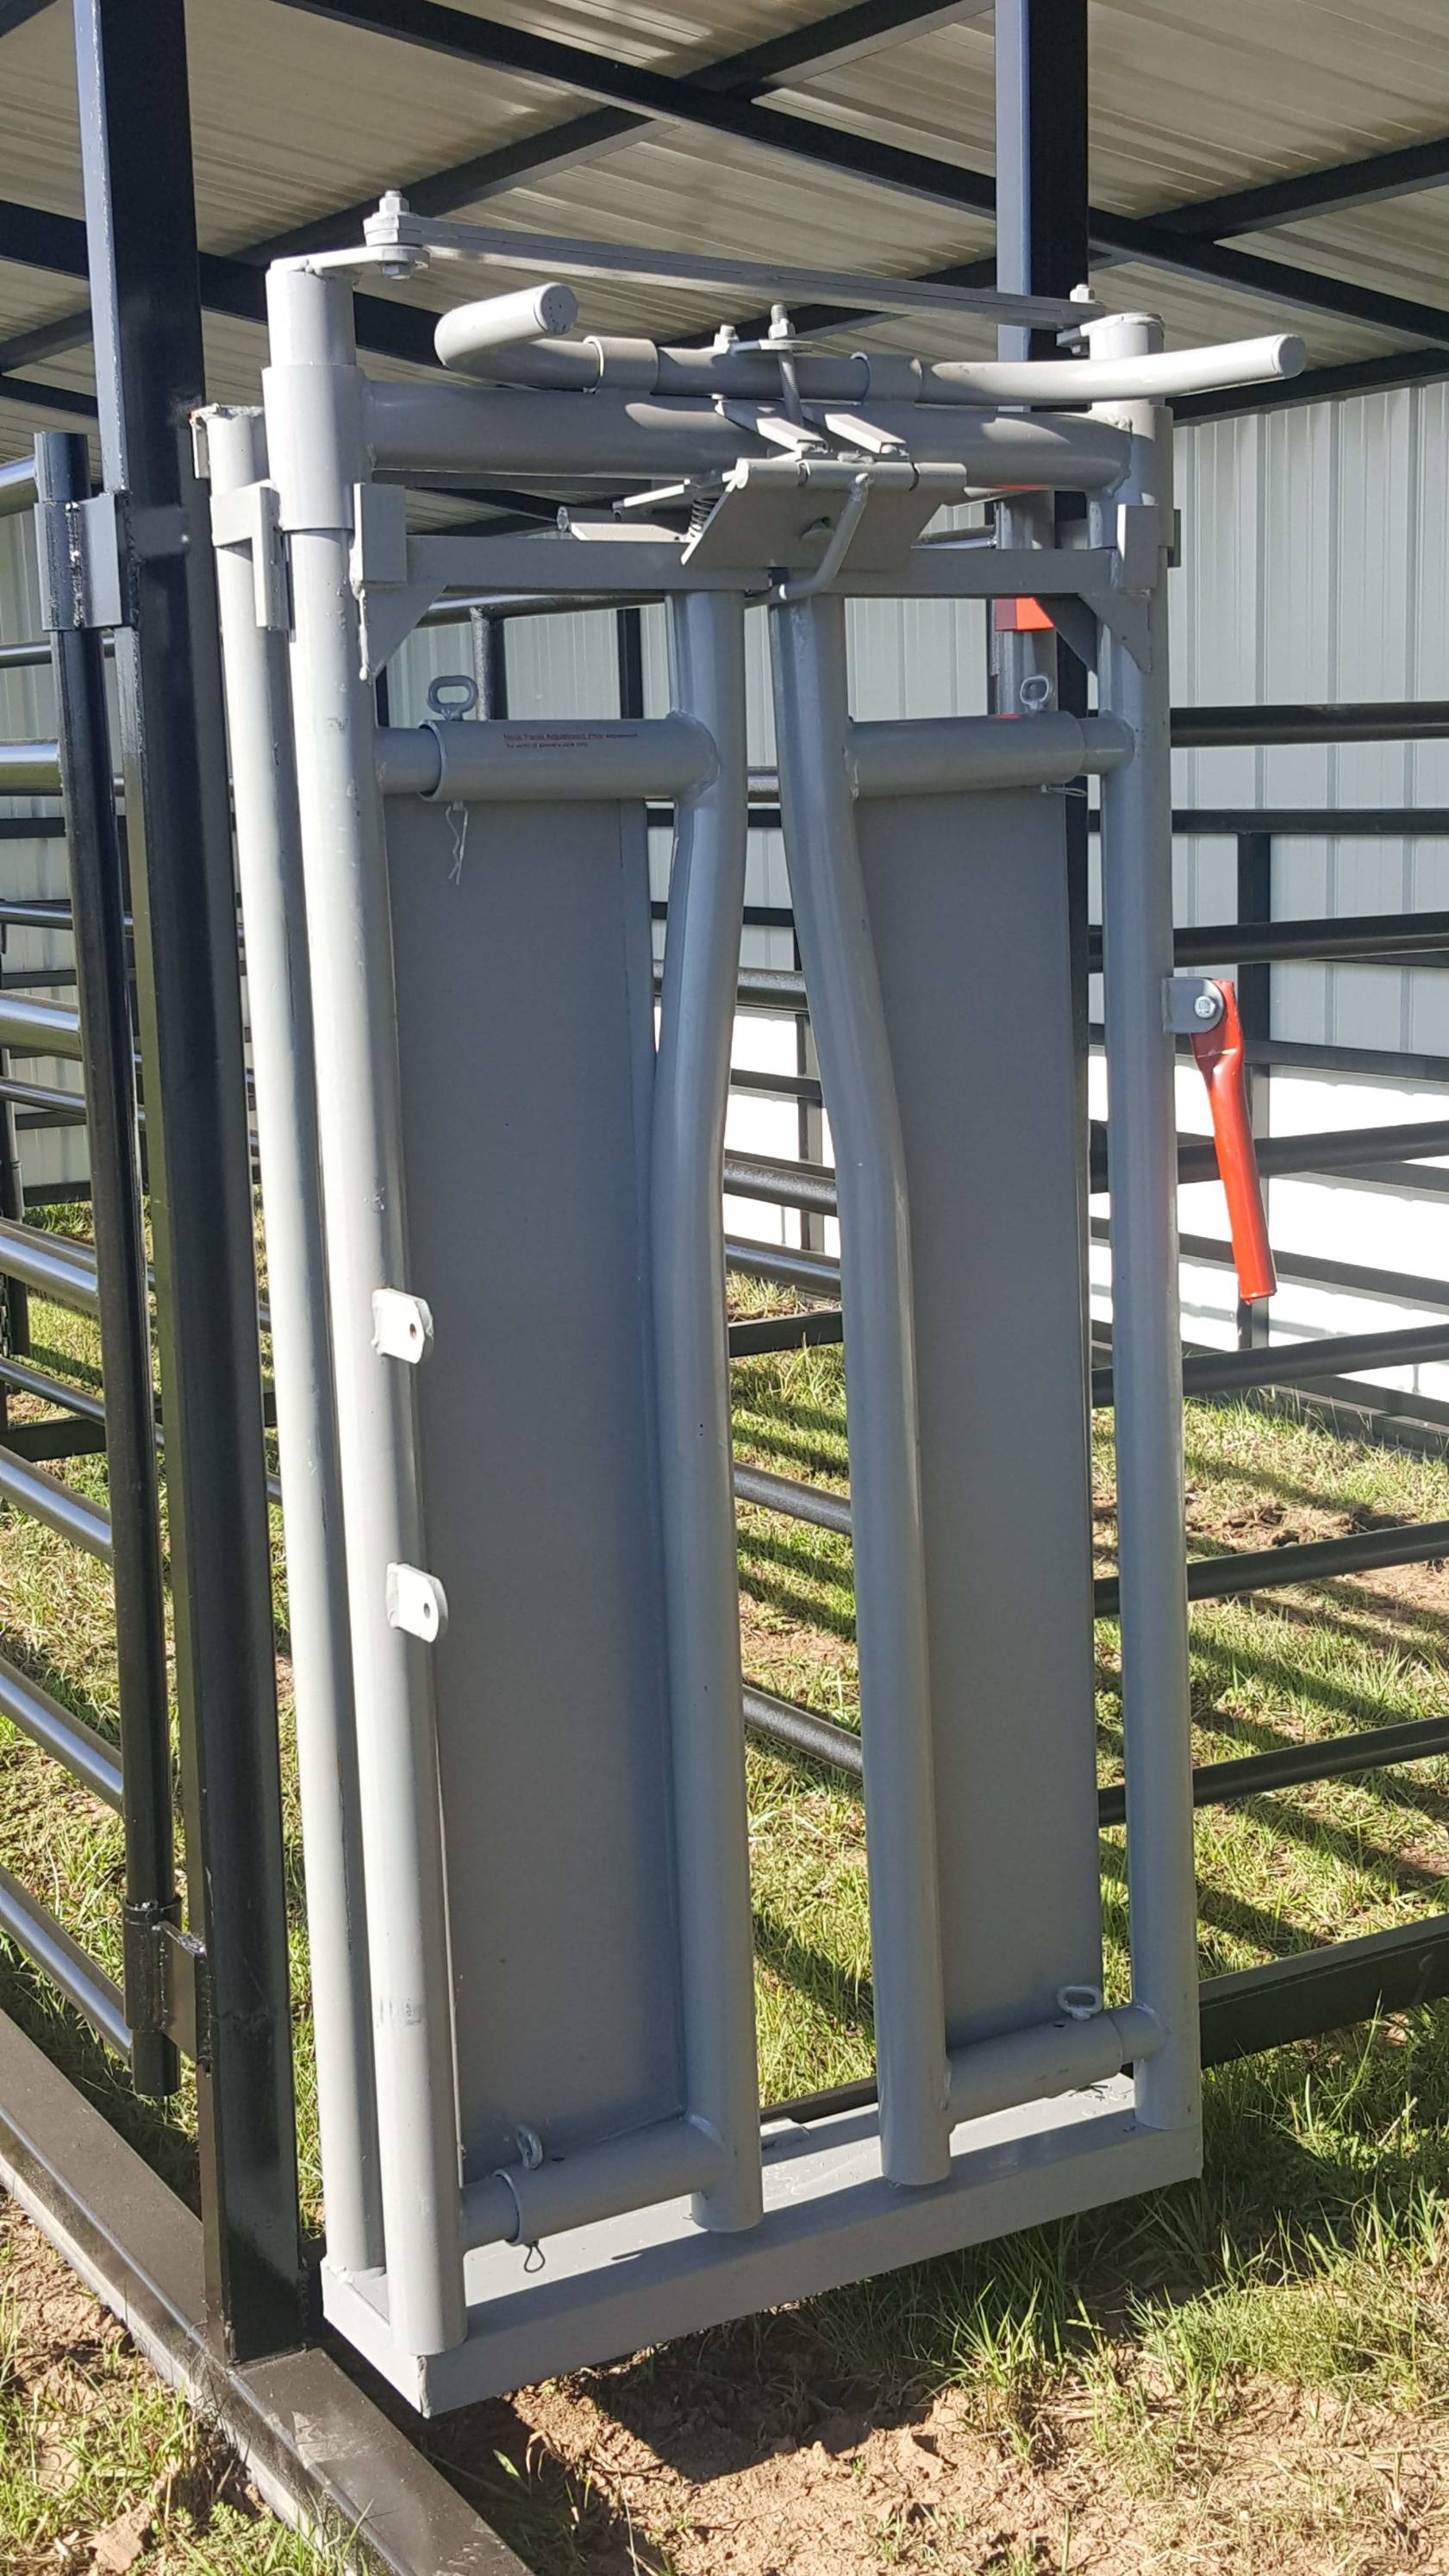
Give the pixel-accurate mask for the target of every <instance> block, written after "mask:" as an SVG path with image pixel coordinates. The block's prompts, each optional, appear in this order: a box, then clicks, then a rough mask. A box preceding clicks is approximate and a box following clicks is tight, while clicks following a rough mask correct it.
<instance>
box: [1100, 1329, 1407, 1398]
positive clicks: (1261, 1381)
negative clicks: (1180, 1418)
mask: <svg viewBox="0 0 1449 2576" xmlns="http://www.w3.org/2000/svg"><path fill="white" fill-rule="evenodd" d="M1442 1359H1449V1324H1422V1325H1418V1324H1416V1325H1413V1326H1411V1327H1409V1328H1408V1329H1406V1330H1404V1331H1402V1332H1391V1333H1326V1334H1325V1335H1324V1337H1323V1339H1322V1340H1321V1341H1314V1342H1291V1343H1288V1342H1277V1343H1272V1344H1270V1345H1269V1347H1268V1348H1267V1349H1266V1350H1259V1351H1210V1352H1206V1353H1204V1354H1203V1355H1201V1356H1200V1357H1198V1358H1194V1359H1186V1360H1184V1361H1183V1364H1182V1391H1183V1394H1184V1395H1225V1394H1227V1393H1229V1392H1230V1391H1231V1390H1232V1389H1233V1388H1234V1387H1246V1386H1296V1385H1299V1384H1301V1383H1306V1382H1307V1381H1309V1380H1311V1379H1313V1378H1319V1377H1354V1376H1357V1375H1359V1374H1360V1373H1361V1372H1362V1371H1363V1370H1365V1369H1382V1368H1419V1367H1423V1366H1425V1365H1427V1363H1428V1362H1429V1361H1431V1360H1442ZM1111 1401H1112V1372H1111V1370H1110V1368H1095V1369H1093V1371H1092V1402H1093V1404H1094V1405H1096V1406H1098V1407H1101V1408H1105V1407H1106V1406H1108V1405H1110V1404H1111Z"/></svg>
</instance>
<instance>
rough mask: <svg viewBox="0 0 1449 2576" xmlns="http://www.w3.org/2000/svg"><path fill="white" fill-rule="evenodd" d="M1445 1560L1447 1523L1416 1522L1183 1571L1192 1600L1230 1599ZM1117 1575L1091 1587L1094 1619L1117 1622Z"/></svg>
mask: <svg viewBox="0 0 1449 2576" xmlns="http://www.w3.org/2000/svg"><path fill="white" fill-rule="evenodd" d="M1441 1556H1449V1521H1416V1522H1411V1523H1409V1524H1408V1525H1407V1526H1406V1527H1403V1528H1392V1529H1375V1530H1354V1531H1352V1532H1351V1533H1350V1534H1349V1536H1348V1537H1347V1538H1316V1539H1309V1540H1306V1541H1305V1542H1304V1544H1303V1545H1302V1546H1301V1547H1263V1548H1254V1549H1251V1550H1247V1551H1245V1552H1244V1553H1243V1554H1242V1555H1241V1556H1198V1557H1194V1558H1193V1559H1192V1560H1191V1562H1190V1563H1189V1565H1188V1567H1187V1594H1188V1598H1189V1600H1191V1601H1229V1600H1232V1599H1233V1598H1234V1597H1235V1596H1236V1595H1237V1594H1239V1593H1242V1592H1272V1591H1275V1590H1278V1589H1279V1588H1281V1587H1282V1586H1283V1585H1285V1584H1292V1583H1328V1582H1331V1581H1332V1580H1334V1579H1335V1578H1336V1577H1337V1576H1339V1575H1343V1574H1373V1573H1375V1572H1377V1571H1378V1570H1379V1569H1380V1568H1381V1567H1383V1566H1388V1565H1430V1564H1432V1563H1433V1562H1434V1561H1435V1559H1436V1558H1438V1557H1441ZM1120 1598H1121V1596H1120V1591H1119V1587H1118V1581H1117V1577H1116V1576H1115V1575H1104V1576H1103V1577H1102V1578H1101V1579H1100V1580H1099V1581H1098V1582H1097V1583H1096V1584H1094V1585H1093V1587H1092V1600H1093V1608H1094V1611H1095V1615H1096V1617H1097V1618H1099V1619H1115V1618H1116V1617H1117V1614H1118V1608H1119V1604H1120Z"/></svg>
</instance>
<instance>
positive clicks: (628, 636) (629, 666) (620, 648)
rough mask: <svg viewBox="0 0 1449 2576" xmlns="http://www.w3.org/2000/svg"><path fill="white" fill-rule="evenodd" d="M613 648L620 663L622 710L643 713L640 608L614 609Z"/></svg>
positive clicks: (641, 624) (637, 713)
mask: <svg viewBox="0 0 1449 2576" xmlns="http://www.w3.org/2000/svg"><path fill="white" fill-rule="evenodd" d="M614 649H615V655H616V658H617V661H618V667H619V713H620V715H621V716H642V715H643V713H644V618H643V613H642V611H641V610H639V609H637V608H616V609H615V611H614Z"/></svg>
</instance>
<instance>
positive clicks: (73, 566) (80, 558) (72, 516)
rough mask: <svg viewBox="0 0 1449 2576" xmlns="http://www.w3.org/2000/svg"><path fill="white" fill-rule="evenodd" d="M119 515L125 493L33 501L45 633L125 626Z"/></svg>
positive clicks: (125, 587) (126, 609) (127, 617)
mask: <svg viewBox="0 0 1449 2576" xmlns="http://www.w3.org/2000/svg"><path fill="white" fill-rule="evenodd" d="M123 513H124V496H123V495H122V494H119V493H116V492H97V493H96V494H95V495H94V496H93V497H92V498H91V499H90V500H85V501H47V500H41V501H40V502H39V503H38V504H37V506H36V512H35V520H36V555H37V562H38V570H39V575H40V623H41V626H42V627H43V629H44V631H45V633H46V634H47V635H57V634H61V633H64V632H65V631H66V630H67V629H70V628H74V627H114V626H126V625H129V623H130V603H129V599H128V595H127V594H128V584H127V581H126V577H125V569H124V567H125V563H126V546H125V541H124V535H123V528H122V519H123Z"/></svg>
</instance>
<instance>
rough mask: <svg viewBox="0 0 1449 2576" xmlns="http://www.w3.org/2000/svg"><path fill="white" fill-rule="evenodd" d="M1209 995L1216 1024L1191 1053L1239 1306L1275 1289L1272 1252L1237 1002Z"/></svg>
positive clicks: (1230, 995)
mask: <svg viewBox="0 0 1449 2576" xmlns="http://www.w3.org/2000/svg"><path fill="white" fill-rule="evenodd" d="M1214 990H1215V991H1216V992H1219V993H1221V995H1222V999H1223V1015H1222V1018H1221V1019H1220V1020H1216V1021H1215V1022H1214V1023H1213V1026H1212V1027H1211V1028H1210V1029H1203V1030H1202V1032H1201V1033H1200V1034H1199V1033H1198V1032H1197V1031H1194V1033H1193V1039H1192V1051H1193V1054H1194V1055H1195V1056H1196V1058H1197V1060H1198V1064H1199V1066H1200V1067H1201V1069H1202V1077H1203V1080H1204V1082H1205V1083H1206V1084H1207V1087H1208V1099H1209V1101H1210V1102H1211V1104H1212V1113H1213V1143H1214V1144H1215V1145H1216V1147H1217V1154H1218V1171H1219V1174H1220V1175H1221V1178H1222V1184H1223V1194H1224V1196H1225V1198H1226V1199H1227V1202H1228V1224H1229V1227H1230V1229H1231V1231H1232V1238H1233V1260H1234V1263H1235V1264H1236V1267H1237V1273H1238V1294H1239V1296H1240V1297H1241V1298H1242V1299H1243V1301H1244V1304H1250V1303H1252V1301H1253V1300H1254V1299H1256V1298H1259V1297H1271V1296H1272V1295H1273V1293H1274V1290H1275V1289H1276V1288H1277V1285H1278V1273H1277V1271H1276V1270H1275V1269H1274V1266H1273V1247H1272V1245H1271V1244H1270V1243H1269V1241H1268V1220H1267V1217H1266V1216H1265V1215H1264V1213H1263V1191H1262V1185H1261V1183H1260V1181H1259V1179H1258V1153H1257V1147H1256V1146H1255V1145H1254V1143H1253V1121H1252V1118H1251V1116H1250V1115H1249V1110H1248V1071H1247V1061H1246V1057H1245V1054H1244V1049H1243V1024H1242V1022H1241V1020H1240V1019H1239V1017H1238V996H1237V992H1236V990H1235V988H1234V986H1233V985H1232V984H1231V983H1228V982H1221V983H1216V984H1215V985H1214Z"/></svg>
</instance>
